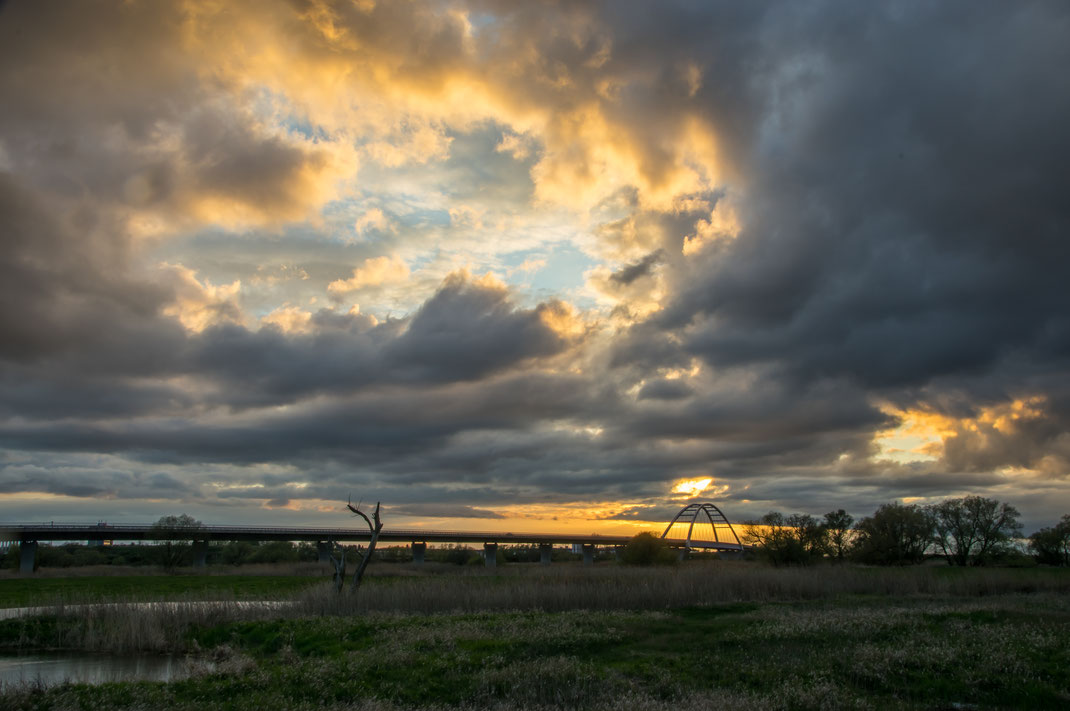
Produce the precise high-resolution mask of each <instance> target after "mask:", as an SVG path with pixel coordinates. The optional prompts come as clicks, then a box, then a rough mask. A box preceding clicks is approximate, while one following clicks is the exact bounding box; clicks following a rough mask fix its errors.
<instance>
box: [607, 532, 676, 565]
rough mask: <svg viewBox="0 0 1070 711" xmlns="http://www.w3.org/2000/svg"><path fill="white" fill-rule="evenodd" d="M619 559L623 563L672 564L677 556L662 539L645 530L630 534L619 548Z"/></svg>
mask: <svg viewBox="0 0 1070 711" xmlns="http://www.w3.org/2000/svg"><path fill="white" fill-rule="evenodd" d="M620 560H621V562H622V563H624V564H625V565H672V564H674V563H676V561H677V558H676V555H675V554H674V553H673V551H672V549H670V548H669V546H668V544H666V543H665V541H664V540H662V539H661V538H658V537H657V536H655V535H654V534H653V533H649V532H645V533H639V534H636V535H635V536H632V538H631V540H630V541H628V542H627V543H626V544H625V545H624V548H623V550H621V556H620Z"/></svg>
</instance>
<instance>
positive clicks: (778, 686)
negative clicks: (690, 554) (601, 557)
mask: <svg viewBox="0 0 1070 711" xmlns="http://www.w3.org/2000/svg"><path fill="white" fill-rule="evenodd" d="M373 570H374V571H375V575H372V576H370V577H369V578H368V580H367V581H366V583H365V585H364V586H363V587H362V588H361V590H360V591H359V593H358V594H357V595H351V594H343V595H338V594H336V593H335V592H334V591H333V590H332V589H330V586H329V585H328V584H323V583H318V584H312V585H308V584H307V582H308V581H307V579H305V582H306V584H305V585H301V586H295V588H294V589H290V590H285V589H282V588H276V589H275V590H274V592H273V593H272V594H271V595H270V596H269V597H271V599H275V600H277V601H280V603H281V606H277V607H272V608H265V607H250V606H247V605H242V604H240V602H239V599H240V598H239V595H238V594H237V592H236V591H235V592H232V593H231V594H230V595H229V597H227V596H226V595H223V596H222V597H219V598H218V599H222V600H224V602H223V603H222V604H218V605H213V606H204V605H200V604H198V602H197V600H198V599H205V598H204V595H203V592H204V591H203V590H195V591H186V592H184V593H180V594H176V595H173V596H171V599H172V600H176V601H177V602H175V603H173V604H162V603H161V604H156V605H152V604H150V605H144V604H142V605H139V606H131V605H129V604H125V601H124V600H123V599H120V598H115V599H113V600H112V604H105V605H101V604H99V603H98V604H97V605H95V606H93V607H90V608H85V607H80V606H79V604H78V601H77V600H76V599H74V598H68V599H67V600H66V601H65V602H63V603H60V604H58V605H57V606H56V607H55V608H54V609H52V610H50V611H48V613H47V614H44V615H38V616H35V617H30V618H20V619H11V620H3V621H0V646H3V647H4V648H6V649H7V650H9V651H16V650H22V651H29V650H39V649H58V648H62V649H82V650H87V651H99V652H118V651H144V652H150V651H151V652H171V653H177V654H183V655H188V656H189V658H190V659H191V660H193V665H192V666H193V669H194V673H193V675H192V676H191V677H190V678H188V679H184V680H180V681H173V682H170V683H156V682H152V683H150V682H124V683H113V684H103V685H99V686H87V685H61V686H56V687H50V688H37V687H33V686H32V685H31V686H22V687H14V688H8V689H5V690H3V692H2V693H3V696H0V706H2V707H3V708H5V709H6V708H10V709H19V710H21V709H53V708H56V709H59V708H63V709H77V708H82V709H96V708H125V709H148V708H179V709H194V708H205V707H206V706H211V707H213V708H224V709H235V710H237V709H263V708H265V707H271V708H278V709H283V708H287V709H288V708H338V709H342V708H354V709H401V708H405V709H408V708H413V709H425V708H426V709H432V708H434V709H455V708H499V709H513V708H546V709H551V708H555V709H558V708H559V709H564V708H568V709H574V708H590V709H610V708H622V707H629V708H635V709H669V708H674V709H678V708H682V709H689V708H696V709H697V708H713V707H715V706H721V707H725V708H733V709H737V708H738V709H747V708H755V709H758V708H760V709H766V708H783V709H818V708H832V709H837V708H1024V707H1030V708H1065V707H1066V706H1067V704H1070V574H1068V573H1070V571H1066V570H1059V569H1046V568H1033V569H1027V570H1014V569H962V568H960V569H952V568H942V567H916V568H903V569H878V568H863V567H855V566H822V567H814V568H788V569H784V568H780V569H777V568H771V567H766V566H763V565H759V564H755V563H744V562H739V563H733V562H723V561H722V562H704V561H703V562H691V563H686V564H683V565H680V566H677V567H675V568H648V569H643V568H627V567H622V566H615V565H611V564H605V565H598V566H595V567H594V568H583V567H581V566H578V565H560V566H551V567H550V568H548V569H547V568H541V567H538V566H529V565H515V566H506V567H504V568H502V569H499V570H497V571H486V570H480V569H475V570H473V569H470V568H458V567H456V566H433V565H429V566H427V569H426V570H425V571H423V572H420V573H416V572H414V571H412V569H410V568H408V567H407V566H406V567H402V566H388V565H383V566H378V567H377V569H376V568H373ZM176 577H178V578H179V579H182V578H185V579H187V580H189V581H193V580H195V579H197V578H199V577H201V576H176ZM217 577H218V576H217ZM44 580H45V579H39V580H28V581H26V582H29V583H38V582H44ZM11 582H15V581H14V580H0V594H2V590H3V587H4V586H5V585H7V584H8V583H11ZM20 582H22V581H21V580H20ZM86 595H87V597H86V599H93V600H98V601H99V599H100V597H99V596H96V597H93V595H91V594H90V593H89V592H88V591H87V593H86ZM131 599H137V598H131ZM262 599H266V598H262ZM228 601H229V602H228Z"/></svg>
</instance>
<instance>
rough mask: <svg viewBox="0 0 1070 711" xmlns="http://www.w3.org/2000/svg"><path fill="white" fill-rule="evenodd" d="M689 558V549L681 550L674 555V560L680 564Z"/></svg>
mask: <svg viewBox="0 0 1070 711" xmlns="http://www.w3.org/2000/svg"><path fill="white" fill-rule="evenodd" d="M690 557H691V549H690V548H681V549H680V552H679V553H677V554H676V560H678V561H680V562H681V563H683V562H684V561H685V560H687V559H688V558H690Z"/></svg>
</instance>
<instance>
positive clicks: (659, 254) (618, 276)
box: [609, 249, 665, 286]
mask: <svg viewBox="0 0 1070 711" xmlns="http://www.w3.org/2000/svg"><path fill="white" fill-rule="evenodd" d="M664 258H665V252H664V251H663V250H660V249H658V250H655V251H653V252H651V253H650V254H648V255H646V256H645V257H643V258H642V259H640V260H639V261H637V262H634V263H632V264H629V265H627V266H625V267H622V268H621V269H619V270H617V271H615V272H613V273H612V274H611V275H610V276H609V278H610V280H612V281H615V282H616V283H618V284H621V285H624V286H628V285H629V284H631V283H632V282H634V281H635V280H636V279H639V278H641V277H644V276H647V275H648V274H650V273H651V272H653V271H654V267H656V266H657V265H658V264H659V263H660V262H661V261H662V260H663V259H664Z"/></svg>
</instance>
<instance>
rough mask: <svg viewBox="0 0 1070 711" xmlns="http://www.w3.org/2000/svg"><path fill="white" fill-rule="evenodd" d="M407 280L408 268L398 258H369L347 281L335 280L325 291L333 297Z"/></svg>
mask: <svg viewBox="0 0 1070 711" xmlns="http://www.w3.org/2000/svg"><path fill="white" fill-rule="evenodd" d="M408 278H409V266H408V265H407V264H405V262H404V261H403V260H402V259H400V258H399V257H395V256H393V255H391V256H383V257H371V258H369V259H365V260H364V264H362V265H361V266H359V267H356V268H355V269H354V270H353V276H351V277H350V278H348V279H336V280H335V281H332V282H331V283H330V284H328V285H327V291H328V292H329V293H330V294H332V295H335V296H340V295H342V294H346V293H349V292H350V291H358V290H360V289H365V288H369V287H374V286H383V285H384V284H396V283H399V282H403V281H405V280H406V279H408Z"/></svg>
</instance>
